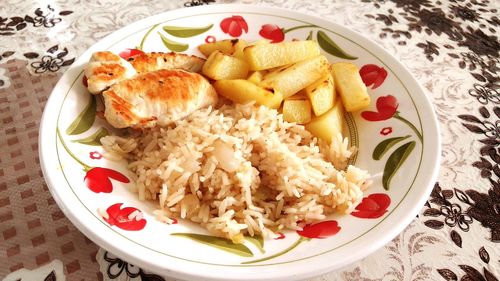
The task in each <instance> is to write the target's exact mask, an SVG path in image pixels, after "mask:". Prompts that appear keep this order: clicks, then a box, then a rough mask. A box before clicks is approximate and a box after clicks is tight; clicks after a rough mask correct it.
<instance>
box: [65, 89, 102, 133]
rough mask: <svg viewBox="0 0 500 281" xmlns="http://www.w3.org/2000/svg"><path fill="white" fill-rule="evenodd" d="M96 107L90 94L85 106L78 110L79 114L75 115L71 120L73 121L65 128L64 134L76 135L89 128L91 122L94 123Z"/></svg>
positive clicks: (94, 99)
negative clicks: (80, 110)
mask: <svg viewBox="0 0 500 281" xmlns="http://www.w3.org/2000/svg"><path fill="white" fill-rule="evenodd" d="M96 108H97V101H96V98H95V96H94V95H91V96H90V101H89V103H88V104H87V106H86V107H85V108H84V109H83V111H82V112H80V114H78V116H76V118H75V120H73V122H72V123H71V124H70V125H69V127H68V128H67V129H66V134H68V135H78V134H81V133H83V132H86V131H87V130H88V129H90V127H92V124H94V120H95V112H96Z"/></svg>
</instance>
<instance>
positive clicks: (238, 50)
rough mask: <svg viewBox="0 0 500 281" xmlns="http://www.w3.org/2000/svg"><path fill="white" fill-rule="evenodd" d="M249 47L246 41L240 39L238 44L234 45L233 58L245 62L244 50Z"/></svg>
mask: <svg viewBox="0 0 500 281" xmlns="http://www.w3.org/2000/svg"><path fill="white" fill-rule="evenodd" d="M247 46H248V44H247V42H246V41H245V40H242V39H239V40H238V43H236V44H235V45H234V53H233V57H236V58H239V59H240V60H243V61H244V60H245V54H244V53H243V50H244V49H245V48H246V47H247Z"/></svg>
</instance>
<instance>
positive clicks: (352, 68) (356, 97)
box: [332, 62, 370, 112]
mask: <svg viewBox="0 0 500 281" xmlns="http://www.w3.org/2000/svg"><path fill="white" fill-rule="evenodd" d="M332 75H333V79H334V80H335V88H336V90H337V92H338V93H339V95H340V97H341V98H342V102H343V104H344V107H345V110H346V111H347V112H353V111H358V110H360V109H363V108H365V107H367V106H368V105H370V96H369V95H368V91H367V90H366V86H365V84H364V83H363V80H362V79H361V76H360V75H359V69H358V67H357V66H356V65H354V64H352V63H348V62H339V63H334V64H332Z"/></svg>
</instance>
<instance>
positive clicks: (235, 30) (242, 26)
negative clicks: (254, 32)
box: [220, 16, 248, 37]
mask: <svg viewBox="0 0 500 281" xmlns="http://www.w3.org/2000/svg"><path fill="white" fill-rule="evenodd" d="M220 29H222V31H223V32H224V33H226V34H229V35H231V36H233V37H240V35H241V34H242V33H243V31H245V33H247V32H248V24H247V22H246V21H245V19H244V18H243V17H242V16H232V17H229V18H225V19H223V20H222V21H221V22H220Z"/></svg>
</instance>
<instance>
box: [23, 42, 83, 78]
mask: <svg viewBox="0 0 500 281" xmlns="http://www.w3.org/2000/svg"><path fill="white" fill-rule="evenodd" d="M67 55H68V49H67V48H63V49H62V50H61V49H59V45H54V46H52V47H50V48H49V49H48V50H47V52H46V53H45V54H44V55H43V56H41V55H39V54H37V53H34V52H30V53H25V54H24V57H25V58H27V59H34V61H33V62H32V63H31V64H30V66H31V67H32V69H33V71H34V72H35V73H37V74H41V73H44V72H47V71H50V72H56V71H58V70H59V69H60V68H61V67H63V66H68V65H71V64H72V63H73V62H74V61H75V58H71V59H65V57H66V56H67Z"/></svg>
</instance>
